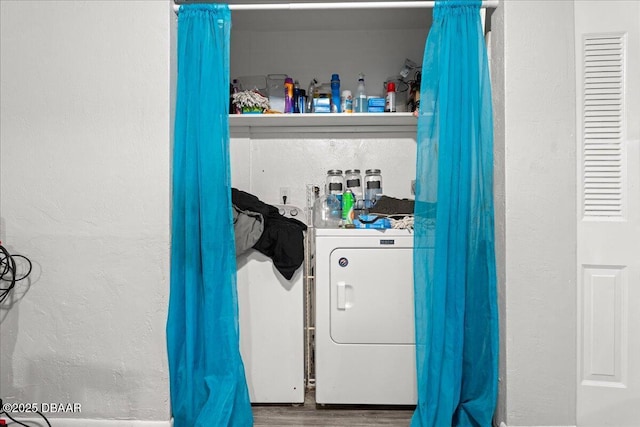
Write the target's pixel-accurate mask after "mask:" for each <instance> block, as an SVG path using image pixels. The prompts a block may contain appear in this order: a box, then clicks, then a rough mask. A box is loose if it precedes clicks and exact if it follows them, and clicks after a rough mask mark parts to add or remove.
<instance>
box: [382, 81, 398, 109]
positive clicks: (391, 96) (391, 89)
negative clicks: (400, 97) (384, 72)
mask: <svg viewBox="0 0 640 427" xmlns="http://www.w3.org/2000/svg"><path fill="white" fill-rule="evenodd" d="M384 111H385V113H395V112H396V84H395V83H394V82H387V98H386V101H385V104H384Z"/></svg>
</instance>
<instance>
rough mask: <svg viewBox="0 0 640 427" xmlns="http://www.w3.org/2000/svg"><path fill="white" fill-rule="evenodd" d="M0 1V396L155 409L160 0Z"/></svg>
mask: <svg viewBox="0 0 640 427" xmlns="http://www.w3.org/2000/svg"><path fill="white" fill-rule="evenodd" d="M0 7H1V9H0V12H1V15H2V18H1V19H2V21H1V49H0V50H1V55H2V56H1V58H0V63H1V70H0V71H1V79H2V85H1V92H0V93H1V116H0V118H1V126H0V129H1V133H0V141H1V155H2V156H1V163H0V166H1V178H2V181H1V188H0V189H1V196H0V202H1V208H2V210H1V212H0V216H1V220H2V228H1V230H0V238H1V239H2V242H3V244H4V245H5V246H7V247H8V248H9V249H10V250H11V251H12V252H14V253H20V254H24V255H27V256H28V257H29V258H30V259H31V260H32V261H33V263H34V271H33V273H32V276H31V278H30V282H29V283H21V284H19V285H18V287H17V288H16V290H15V291H14V294H13V304H12V305H7V304H5V305H3V306H2V307H0V315H1V320H2V323H1V324H0V334H1V336H2V340H1V343H0V396H2V397H3V398H4V399H5V400H6V401H19V402H20V401H21V402H78V403H81V405H82V412H81V413H79V414H71V415H65V416H67V417H74V418H88V419H91V418H104V419H110V418H118V419H138V420H168V419H169V387H168V370H167V361H166V346H165V332H164V329H165V321H166V307H167V300H168V282H169V279H168V277H169V179H170V178H169V170H170V169H169V166H170V165H169V158H170V156H169V152H170V151H169V149H170V144H169V133H170V130H169V122H170V120H169V108H170V107H169V105H170V99H169V80H170V78H169V67H170V62H169V23H170V14H171V11H170V6H169V2H168V1H138V2H129V1H28V2H25V1H5V0H3V1H2V2H0ZM54 416H56V415H51V417H54ZM52 424H54V423H53V422H52ZM83 425H88V424H87V423H84V422H83Z"/></svg>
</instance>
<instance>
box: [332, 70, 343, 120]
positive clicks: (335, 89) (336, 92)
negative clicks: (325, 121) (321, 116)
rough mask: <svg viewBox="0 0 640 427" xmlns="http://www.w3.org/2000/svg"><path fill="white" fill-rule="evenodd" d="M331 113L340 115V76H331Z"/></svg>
mask: <svg viewBox="0 0 640 427" xmlns="http://www.w3.org/2000/svg"><path fill="white" fill-rule="evenodd" d="M331 112H332V113H340V112H341V109H340V76H339V75H337V74H333V75H332V76H331Z"/></svg>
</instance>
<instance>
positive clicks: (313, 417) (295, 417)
mask: <svg viewBox="0 0 640 427" xmlns="http://www.w3.org/2000/svg"><path fill="white" fill-rule="evenodd" d="M412 414H413V408H412V407H407V406H403V407H399V408H395V407H377V406H372V407H368V406H358V407H351V406H325V407H321V406H318V407H316V403H315V398H314V395H313V392H310V393H307V396H306V398H305V403H304V405H299V406H291V405H282V406H281V405H254V406H253V419H254V427H266V426H272V427H273V426H278V427H280V426H300V427H302V426H317V427H372V426H387V427H407V426H409V423H410V421H411V415H412Z"/></svg>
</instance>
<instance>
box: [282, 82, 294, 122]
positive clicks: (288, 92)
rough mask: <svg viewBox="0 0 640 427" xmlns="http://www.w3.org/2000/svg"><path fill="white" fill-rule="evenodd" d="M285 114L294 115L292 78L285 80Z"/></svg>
mask: <svg viewBox="0 0 640 427" xmlns="http://www.w3.org/2000/svg"><path fill="white" fill-rule="evenodd" d="M284 112H285V113H287V114H290V113H293V79H292V78H291V77H287V78H286V79H284Z"/></svg>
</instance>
